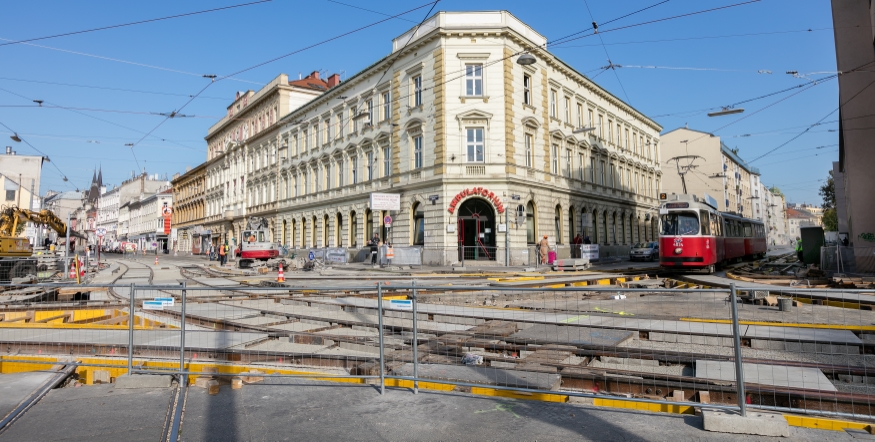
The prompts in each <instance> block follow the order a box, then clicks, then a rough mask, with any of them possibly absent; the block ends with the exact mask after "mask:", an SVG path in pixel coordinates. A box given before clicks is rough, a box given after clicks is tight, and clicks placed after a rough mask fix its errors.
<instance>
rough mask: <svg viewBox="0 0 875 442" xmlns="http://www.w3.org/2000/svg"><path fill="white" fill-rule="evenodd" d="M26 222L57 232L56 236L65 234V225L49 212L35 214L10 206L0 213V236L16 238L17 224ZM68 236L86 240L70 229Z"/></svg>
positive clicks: (44, 210)
mask: <svg viewBox="0 0 875 442" xmlns="http://www.w3.org/2000/svg"><path fill="white" fill-rule="evenodd" d="M28 221H29V222H32V223H34V224H40V225H45V226H48V227H49V228H51V229H52V230H54V231H55V232H58V235H62V236H64V235H66V234H67V224H65V223H64V222H63V221H61V219H60V218H58V216H57V215H55V214H54V213H52V211H51V210H48V209H43V210H40V211H39V212H35V211H33V210H28V209H22V208H19V207H15V206H11V207H3V209H2V211H0V236H4V237H14V236H16V234H15V232H16V231H17V230H18V226H19V224H21V223H22V222H28ZM70 236H75V237H78V238H83V239H87V237H86V236H85V235H83V234H81V233H78V232H75V231H73V230H72V229H70Z"/></svg>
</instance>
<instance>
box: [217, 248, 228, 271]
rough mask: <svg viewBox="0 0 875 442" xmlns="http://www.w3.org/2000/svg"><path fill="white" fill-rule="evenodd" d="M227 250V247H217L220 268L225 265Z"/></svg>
mask: <svg viewBox="0 0 875 442" xmlns="http://www.w3.org/2000/svg"><path fill="white" fill-rule="evenodd" d="M227 250H228V246H227V245H225V244H222V245H220V246H219V265H220V266H223V265H225V263H226V262H227V258H228V255H227Z"/></svg>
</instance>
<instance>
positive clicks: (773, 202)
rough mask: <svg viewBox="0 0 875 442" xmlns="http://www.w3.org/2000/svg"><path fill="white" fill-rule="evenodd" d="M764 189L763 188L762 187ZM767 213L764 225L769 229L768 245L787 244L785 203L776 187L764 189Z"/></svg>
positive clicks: (782, 195)
mask: <svg viewBox="0 0 875 442" xmlns="http://www.w3.org/2000/svg"><path fill="white" fill-rule="evenodd" d="M764 188H765V186H764ZM764 194H765V195H766V201H767V204H765V207H766V209H765V210H766V211H767V213H768V216H767V221H766V225H767V227H768V229H769V235H768V238H769V244H772V243H774V244H787V243H788V241H789V238H788V237H787V221H786V219H787V218H786V217H787V201H786V200H785V199H784V194H783V193H781V191H780V189H778V188H777V187H772V188H771V189H765V192H764Z"/></svg>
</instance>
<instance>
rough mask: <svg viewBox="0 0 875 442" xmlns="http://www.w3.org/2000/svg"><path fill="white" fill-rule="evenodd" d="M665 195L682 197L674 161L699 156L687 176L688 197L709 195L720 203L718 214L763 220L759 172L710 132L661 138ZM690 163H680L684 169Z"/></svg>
mask: <svg viewBox="0 0 875 442" xmlns="http://www.w3.org/2000/svg"><path fill="white" fill-rule="evenodd" d="M661 145H662V171H663V174H664V181H663V185H662V190H663V192H668V193H677V194H680V193H683V185H682V183H681V178H680V175H679V174H678V165H677V164H676V162H675V161H671V159H672V158H676V157H680V156H689V155H697V156H699V157H701V158H697V159H695V160H693V162H692V166H693V167H692V168H689V170H688V171H686V173H685V176H684V177H685V180H686V184H687V193H690V194H696V195H700V196H701V195H702V194H703V193H707V194H709V195H711V196H712V197H714V199H716V200H717V205H718V206H719V207H718V210H720V211H721V212H732V213H736V214H740V215H742V216H744V217H747V218H755V219H760V220H764V219H765V210H764V208H763V195H762V194H761V191H760V187H761V185H760V180H759V178H760V172H759V169H757V168H756V167H751V166H750V165H749V164H747V162H746V161H744V160H742V159H741V157H739V156H738V154H737V153H736V152H734V151H733V150H732V149H730V148H729V147H728V146H726V145H725V144H723V142H722V141H720V137H718V136H716V135H714V134H710V133H707V132H701V131H698V130H693V129H689V128H686V127H681V128H678V129H674V130H672V131H669V132H666V133H664V134H662V137H661ZM690 161H691V160H690V159H683V160H681V161H680V166H681V167H682V169H681V173H684V172H685V169H683V166H687V165H689V164H690Z"/></svg>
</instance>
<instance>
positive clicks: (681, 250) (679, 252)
mask: <svg viewBox="0 0 875 442" xmlns="http://www.w3.org/2000/svg"><path fill="white" fill-rule="evenodd" d="M683 251H684V249H682V248H680V247H675V249H674V254H675V255H680V254H681V252H683Z"/></svg>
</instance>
